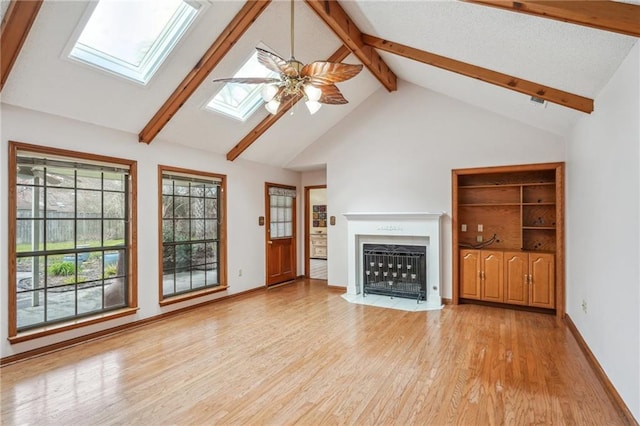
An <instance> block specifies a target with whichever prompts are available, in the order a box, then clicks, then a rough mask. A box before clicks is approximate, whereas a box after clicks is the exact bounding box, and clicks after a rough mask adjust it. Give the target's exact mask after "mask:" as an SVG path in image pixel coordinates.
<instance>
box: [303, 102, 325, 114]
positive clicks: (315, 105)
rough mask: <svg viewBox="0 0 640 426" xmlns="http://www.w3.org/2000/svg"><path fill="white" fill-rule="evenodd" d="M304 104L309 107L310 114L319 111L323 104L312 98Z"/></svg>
mask: <svg viewBox="0 0 640 426" xmlns="http://www.w3.org/2000/svg"><path fill="white" fill-rule="evenodd" d="M304 104H305V105H306V106H307V109H308V110H309V114H311V115H313V114H315V113H316V112H318V110H319V109H320V107H321V106H322V104H321V103H320V102H318V101H312V100H308V101H306V102H305V103H304Z"/></svg>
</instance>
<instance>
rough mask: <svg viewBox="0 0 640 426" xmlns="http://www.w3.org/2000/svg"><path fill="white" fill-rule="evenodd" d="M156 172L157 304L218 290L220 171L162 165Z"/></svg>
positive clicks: (221, 251)
mask: <svg viewBox="0 0 640 426" xmlns="http://www.w3.org/2000/svg"><path fill="white" fill-rule="evenodd" d="M159 174H160V176H161V179H162V188H161V190H162V194H161V197H162V198H161V199H162V204H161V206H160V209H161V211H160V217H161V218H162V225H161V236H160V240H161V241H162V244H161V252H160V258H161V259H162V263H161V271H160V301H161V304H163V302H164V303H173V302H174V301H180V300H184V299H185V298H190V297H195V296H199V295H202V294H209V293H211V292H213V291H219V290H224V289H225V288H226V285H224V283H225V282H226V279H225V278H226V277H225V274H224V253H225V248H224V246H223V245H222V242H223V241H224V238H223V237H224V223H223V222H222V220H223V217H224V216H223V214H222V212H223V210H222V209H223V205H224V198H223V197H224V176H223V175H216V174H208V173H202V172H196V171H192V170H184V169H175V168H170V167H167V166H160V167H159ZM167 299H169V300H167Z"/></svg>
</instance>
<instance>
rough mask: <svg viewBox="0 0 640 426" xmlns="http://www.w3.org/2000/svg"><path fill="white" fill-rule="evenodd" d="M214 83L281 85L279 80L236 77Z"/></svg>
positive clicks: (216, 80) (219, 79) (217, 80)
mask: <svg viewBox="0 0 640 426" xmlns="http://www.w3.org/2000/svg"><path fill="white" fill-rule="evenodd" d="M213 82H214V83H220V82H222V83H238V84H270V83H280V79H279V78H260V77H255V78H254V77H236V78H216V79H215V80H213Z"/></svg>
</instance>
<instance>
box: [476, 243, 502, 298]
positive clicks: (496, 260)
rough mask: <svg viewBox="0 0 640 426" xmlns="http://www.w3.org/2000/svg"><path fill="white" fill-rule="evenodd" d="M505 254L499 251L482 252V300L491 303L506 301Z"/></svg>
mask: <svg viewBox="0 0 640 426" xmlns="http://www.w3.org/2000/svg"><path fill="white" fill-rule="evenodd" d="M502 259H503V254H502V252H499V251H481V252H480V271H481V278H482V285H481V299H482V300H487V301H490V302H502V301H504V297H503V291H504V270H503V262H502Z"/></svg>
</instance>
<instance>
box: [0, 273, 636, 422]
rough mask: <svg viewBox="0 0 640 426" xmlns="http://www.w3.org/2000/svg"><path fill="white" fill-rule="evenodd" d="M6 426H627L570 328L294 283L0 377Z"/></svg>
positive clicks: (538, 317) (502, 313)
mask: <svg viewBox="0 0 640 426" xmlns="http://www.w3.org/2000/svg"><path fill="white" fill-rule="evenodd" d="M0 375H1V376H0V385H1V388H2V389H1V391H0V396H1V403H2V413H1V414H2V424H3V425H18V424H51V425H58V424H60V425H62V424H65V425H66V424H77V425H89V424H90V425H103V424H104V425H106V424H139V425H165V424H172V425H173V424H175V425H182V424H185V425H187V424H225V425H226V424H232V425H235V424H239V425H240V424H242V425H245V424H278V425H286V424H304V425H307V424H385V425H386V424H398V425H409V424H420V425H449V424H464V425H480V424H482V425H484V424H492V425H493V424H509V425H512V424H534V423H535V424H554V425H563V424H566V425H575V424H581V425H582V424H585V425H604V424H607V425H622V424H624V419H623V418H621V417H620V415H619V413H618V412H617V410H616V407H615V406H614V405H613V404H612V402H611V400H610V399H609V398H608V396H607V394H606V392H605V389H604V388H603V386H602V384H601V383H600V381H599V380H598V378H597V376H596V375H595V373H594V372H593V371H592V370H591V367H590V365H589V364H588V362H587V360H586V358H585V357H584V355H583V353H582V351H581V350H580V348H579V347H578V345H577V344H576V342H575V340H574V339H573V336H572V335H571V333H570V332H569V331H568V330H567V328H566V326H565V325H564V323H562V322H560V321H558V320H557V319H556V318H555V317H554V316H550V315H544V314H537V313H531V312H524V311H514V310H503V309H498V308H492V307H486V306H478V305H458V306H455V305H448V306H446V307H445V309H444V310H442V311H431V312H405V311H396V310H392V309H383V308H376V307H371V306H364V305H355V304H349V303H348V302H346V301H345V300H343V299H342V298H341V297H340V292H336V291H333V290H331V289H327V287H326V283H324V282H319V281H313V280H304V281H301V282H297V283H293V284H289V285H285V286H281V287H278V288H273V289H269V290H268V291H264V292H254V293H251V294H248V295H246V296H240V297H237V298H233V299H229V300H225V301H221V302H219V303H214V304H211V305H206V306H203V307H202V308H198V309H194V310H191V311H187V312H184V313H181V314H178V315H175V316H173V317H170V318H166V319H164V320H161V321H158V322H154V323H150V324H148V325H146V326H144V327H140V328H137V329H131V330H127V331H124V332H122V333H119V334H116V335H112V336H109V337H105V338H102V339H98V340H95V341H91V342H87V343H85V344H82V345H78V346H75V347H72V348H68V349H65V350H61V351H58V352H55V353H51V354H48V355H43V356H40V357H37V358H33V359H28V360H25V361H22V362H19V363H15V364H11V365H7V366H4V367H3V368H2V369H1V370H0Z"/></svg>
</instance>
